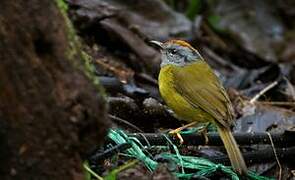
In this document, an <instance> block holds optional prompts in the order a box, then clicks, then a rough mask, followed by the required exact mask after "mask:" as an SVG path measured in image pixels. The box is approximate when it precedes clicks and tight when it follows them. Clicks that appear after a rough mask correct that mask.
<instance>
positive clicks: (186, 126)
mask: <svg viewBox="0 0 295 180" xmlns="http://www.w3.org/2000/svg"><path fill="white" fill-rule="evenodd" d="M196 123H197V122H192V123H189V124H186V125H184V126H181V127H179V128H177V129H174V130H171V131H169V134H172V135H176V137H177V138H178V139H179V142H180V144H183V143H184V140H183V138H182V136H181V134H180V132H181V131H182V130H184V129H186V128H188V127H191V126H194V125H195V124H196Z"/></svg>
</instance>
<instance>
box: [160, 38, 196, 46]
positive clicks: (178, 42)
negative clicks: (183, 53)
mask: <svg viewBox="0 0 295 180" xmlns="http://www.w3.org/2000/svg"><path fill="white" fill-rule="evenodd" d="M166 43H173V44H178V45H180V46H185V47H189V48H193V47H192V46H191V45H190V44H189V43H187V42H185V41H182V40H175V39H172V40H169V41H167V42H165V44H166Z"/></svg>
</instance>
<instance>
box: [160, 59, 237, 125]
mask: <svg viewBox="0 0 295 180" xmlns="http://www.w3.org/2000/svg"><path fill="white" fill-rule="evenodd" d="M159 87H160V92H161V95H162V97H163V98H164V100H165V101H166V103H167V104H168V106H169V107H170V108H172V110H174V112H175V113H176V115H177V116H178V117H179V118H181V119H183V120H186V121H213V122H215V123H219V124H220V125H222V126H224V127H230V126H231V125H232V123H233V109H232V105H231V102H230V100H229V98H228V96H227V94H226V91H225V89H224V87H223V86H222V84H221V83H220V82H219V79H218V78H217V77H216V75H215V74H214V72H213V70H212V69H211V68H210V67H209V65H208V64H207V63H206V62H205V61H203V60H198V61H196V62H195V63H192V64H189V65H186V66H183V67H181V66H175V65H167V66H164V67H162V69H161V72H160V75H159Z"/></svg>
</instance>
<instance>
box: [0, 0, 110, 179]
mask: <svg viewBox="0 0 295 180" xmlns="http://www.w3.org/2000/svg"><path fill="white" fill-rule="evenodd" d="M61 5H64V4H62V1H52V0H44V1H39V0H26V1H17V0H2V1H0V7H1V11H0V61H1V63H0V147H1V148H0V158H1V162H0V177H1V179H77V178H78V179H81V178H82V176H83V172H82V158H81V156H83V153H85V152H87V151H89V150H90V147H92V146H95V145H97V144H99V143H101V141H102V140H103V137H104V135H105V133H106V130H107V127H108V121H107V120H108V119H107V117H106V103H105V99H104V95H103V91H102V88H101V87H100V85H99V81H98V80H97V79H96V78H95V77H94V75H93V74H92V69H91V68H92V67H91V65H90V64H89V61H88V60H89V59H88V58H87V56H86V55H85V54H84V53H83V52H82V51H81V50H80V49H81V48H80V43H79V40H78V38H77V37H76V35H75V33H74V30H73V29H72V26H71V24H70V21H69V20H68V19H67V17H66V13H65V9H63V8H65V6H64V7H63V6H61Z"/></svg>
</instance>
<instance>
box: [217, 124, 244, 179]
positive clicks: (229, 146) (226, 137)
mask: <svg viewBox="0 0 295 180" xmlns="http://www.w3.org/2000/svg"><path fill="white" fill-rule="evenodd" d="M217 129H218V132H219V135H220V137H221V139H222V141H223V144H224V146H225V149H226V151H227V154H228V157H229V159H230V162H231V165H232V167H233V169H234V170H235V171H236V172H237V173H239V174H241V175H242V174H243V175H246V174H247V166H246V163H245V161H244V158H243V156H242V154H241V151H240V149H239V147H238V145H237V142H236V140H235V139H234V137H233V135H232V133H231V131H230V129H228V128H225V127H220V126H218V127H217Z"/></svg>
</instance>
